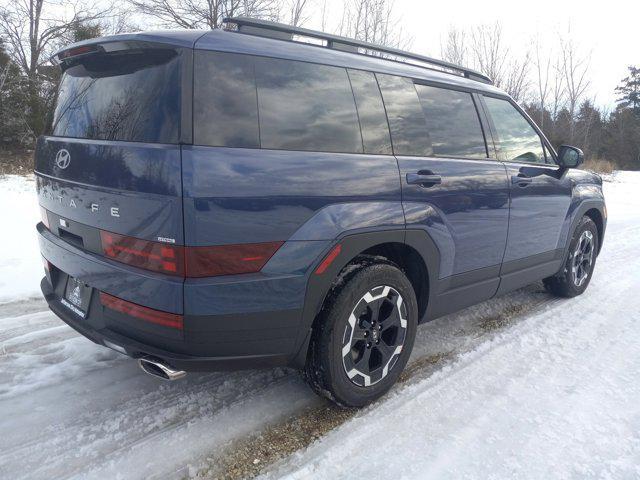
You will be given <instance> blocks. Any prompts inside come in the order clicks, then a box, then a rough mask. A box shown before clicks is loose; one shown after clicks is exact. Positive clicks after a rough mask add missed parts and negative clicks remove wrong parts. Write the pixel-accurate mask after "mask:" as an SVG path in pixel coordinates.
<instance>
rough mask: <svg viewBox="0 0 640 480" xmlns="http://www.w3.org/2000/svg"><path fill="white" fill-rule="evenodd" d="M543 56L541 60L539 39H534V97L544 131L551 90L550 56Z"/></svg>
mask: <svg viewBox="0 0 640 480" xmlns="http://www.w3.org/2000/svg"><path fill="white" fill-rule="evenodd" d="M548 53H549V52H547V54H545V55H544V57H545V58H542V53H541V47H540V39H539V38H536V42H535V61H534V65H535V67H536V72H535V73H536V75H535V80H534V84H535V87H536V95H537V103H538V104H539V107H540V112H541V115H540V119H539V121H540V128H542V129H543V130H544V112H545V109H546V108H547V99H548V98H549V95H550V90H551V75H552V71H551V55H549V54H548Z"/></svg>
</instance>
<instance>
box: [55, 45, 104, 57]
mask: <svg viewBox="0 0 640 480" xmlns="http://www.w3.org/2000/svg"><path fill="white" fill-rule="evenodd" d="M98 51H100V47H98V46H97V45H83V46H82V47H76V48H70V49H69V50H65V51H63V52H60V53H59V54H58V58H59V59H60V60H66V59H67V58H71V57H77V56H78V55H84V54H86V53H92V52H98Z"/></svg>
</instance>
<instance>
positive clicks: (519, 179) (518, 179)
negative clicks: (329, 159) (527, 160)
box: [511, 174, 533, 187]
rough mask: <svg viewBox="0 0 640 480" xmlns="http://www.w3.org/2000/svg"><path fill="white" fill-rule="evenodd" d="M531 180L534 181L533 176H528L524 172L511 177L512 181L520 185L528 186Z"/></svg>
mask: <svg viewBox="0 0 640 480" xmlns="http://www.w3.org/2000/svg"><path fill="white" fill-rule="evenodd" d="M531 182H533V180H532V179H531V177H526V176H524V175H522V174H519V175H513V176H512V177H511V183H512V184H514V185H518V186H519V187H526V186H527V185H530V184H531Z"/></svg>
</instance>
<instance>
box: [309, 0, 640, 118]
mask: <svg viewBox="0 0 640 480" xmlns="http://www.w3.org/2000/svg"><path fill="white" fill-rule="evenodd" d="M322 2H323V0H316V4H322ZM328 4H329V5H330V7H329V8H328V9H329V10H330V11H331V13H330V16H331V17H332V18H331V20H332V21H335V22H338V21H339V17H340V16H341V8H340V7H339V3H338V2H337V0H328ZM395 7H396V8H395V10H396V11H397V16H398V19H399V20H400V25H401V26H402V29H403V31H404V32H405V33H406V34H407V35H409V36H411V37H412V38H413V43H412V47H411V50H412V51H414V52H416V53H422V54H426V55H430V56H435V57H438V58H439V57H440V43H441V40H442V39H443V38H444V37H445V35H446V32H447V31H448V29H449V28H450V27H451V26H453V27H457V28H461V29H469V28H471V27H473V26H475V25H479V24H491V23H493V22H495V21H498V22H500V23H501V24H502V27H503V35H504V37H505V39H506V41H508V42H509V46H510V48H511V50H512V52H513V53H514V54H516V55H525V54H526V52H527V49H531V47H532V44H533V43H534V42H535V38H536V37H538V38H539V39H540V43H541V44H542V45H546V46H547V47H548V48H553V47H554V46H557V45H558V40H559V35H560V33H563V34H566V33H567V32H568V31H569V29H570V31H571V36H572V38H573V39H574V41H575V43H576V44H577V45H578V46H579V48H580V49H581V51H582V53H583V54H584V55H589V56H590V71H591V79H592V81H591V88H590V92H589V93H590V95H589V96H590V97H592V98H595V100H596V103H598V104H600V105H602V106H606V107H609V108H612V107H613V106H614V105H615V98H616V97H615V93H614V89H615V87H616V86H617V85H618V84H619V82H620V80H621V79H622V78H624V77H625V76H626V75H627V67H628V66H629V65H636V66H640V0H627V1H622V0H608V1H600V2H594V1H588V0H583V1H576V0H553V1H552V0H537V1H536V2H524V1H518V0H510V1H509V0H484V1H478V0H436V1H426V0H423V1H420V0H395ZM316 18H317V17H316ZM316 18H312V19H311V20H310V21H309V22H308V23H306V24H305V26H307V27H309V28H319V27H320V25H319V24H318V23H317V20H316Z"/></svg>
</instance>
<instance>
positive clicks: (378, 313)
mask: <svg viewBox="0 0 640 480" xmlns="http://www.w3.org/2000/svg"><path fill="white" fill-rule="evenodd" d="M406 333H407V307H406V305H405V303H404V300H403V298H402V296H401V295H400V293H399V292H398V291H397V290H396V289H395V288H393V287H390V286H387V285H382V286H379V287H375V288H372V289H371V290H369V291H368V292H367V293H365V294H364V295H363V296H362V297H361V298H360V300H359V301H358V302H357V303H356V306H355V307H354V309H353V310H352V311H351V315H350V316H349V319H348V320H347V325H346V327H345V330H344V336H343V339H342V365H343V367H344V371H345V373H346V374H347V377H349V379H350V380H351V381H352V382H353V383H355V384H356V385H359V386H361V387H369V386H371V385H375V384H376V383H378V382H379V381H380V380H382V379H383V378H385V377H386V376H387V375H388V374H389V372H390V371H391V369H392V368H393V367H394V366H395V364H396V363H397V361H398V358H399V357H400V353H401V352H402V347H403V346H404V341H405V338H406Z"/></svg>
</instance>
